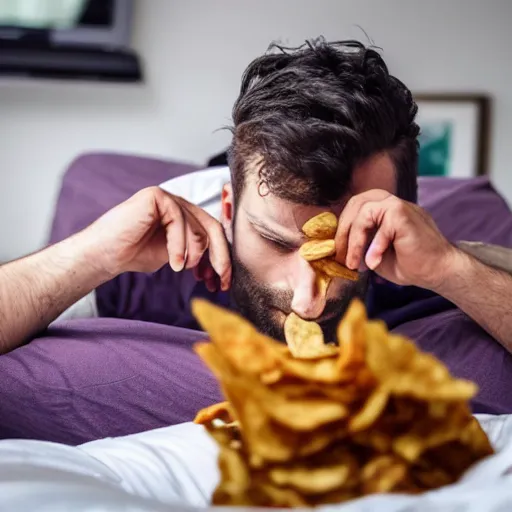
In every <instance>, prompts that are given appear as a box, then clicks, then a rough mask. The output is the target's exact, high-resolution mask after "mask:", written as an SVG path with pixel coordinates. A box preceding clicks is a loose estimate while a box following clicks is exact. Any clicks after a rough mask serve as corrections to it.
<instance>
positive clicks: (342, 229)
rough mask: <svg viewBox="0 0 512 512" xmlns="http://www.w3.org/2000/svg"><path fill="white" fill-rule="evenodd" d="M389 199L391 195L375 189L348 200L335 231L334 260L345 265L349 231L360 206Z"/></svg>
mask: <svg viewBox="0 0 512 512" xmlns="http://www.w3.org/2000/svg"><path fill="white" fill-rule="evenodd" d="M389 197H392V194H390V193H389V192H387V191H386V190H380V189H375V190H368V191H367V192H363V193H361V194H357V195H355V196H353V197H351V198H350V199H349V201H348V202H347V204H346V205H345V208H343V211H342V212H341V215H340V218H339V221H338V229H337V230H336V260H338V261H339V262H340V263H343V264H345V265H347V262H346V258H347V251H348V242H349V234H350V230H351V228H352V223H353V222H354V219H355V218H356V216H357V214H358V213H359V210H360V209H361V208H362V206H363V205H364V204H366V203H367V202H369V201H383V200H385V199H387V198H389Z"/></svg>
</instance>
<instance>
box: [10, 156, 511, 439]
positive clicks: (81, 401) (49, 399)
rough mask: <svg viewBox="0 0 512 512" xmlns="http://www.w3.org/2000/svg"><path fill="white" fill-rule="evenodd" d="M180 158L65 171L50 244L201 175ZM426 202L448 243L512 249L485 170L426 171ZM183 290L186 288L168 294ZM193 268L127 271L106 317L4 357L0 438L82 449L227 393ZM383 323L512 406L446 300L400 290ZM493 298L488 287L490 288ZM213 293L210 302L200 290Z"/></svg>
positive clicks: (475, 338) (482, 409) (472, 330)
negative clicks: (207, 356)
mask: <svg viewBox="0 0 512 512" xmlns="http://www.w3.org/2000/svg"><path fill="white" fill-rule="evenodd" d="M197 170H198V167H197V166H194V165H190V164H187V163H182V162H173V161H164V160H159V159H151V158H144V157H138V156H133V155H119V154H105V153H98V154H87V155H83V156H81V157H79V158H78V159H76V160H75V161H74V162H73V163H72V164H71V165H70V167H69V169H67V171H66V172H65V174H64V176H63V180H62V187H61V190H60V194H59V197H58V201H57V204H56V208H55V216H54V220H53V224H52V229H51V234H50V237H49V242H50V243H53V242H57V241H59V240H62V239H63V238H65V237H67V236H69V235H71V234H73V233H75V232H77V231H79V230H80V229H82V228H84V227H85V226H87V225H88V224H89V223H90V222H92V221H93V220H95V219H96V218H97V217H98V216H99V215H101V214H102V213H103V212H105V211H106V210H108V209H109V208H111V207H112V206H114V205H115V204H117V203H119V202H121V201H122V200H124V199H126V198H128V197H129V196H131V195H132V194H133V193H134V192H135V191H137V190H139V189H141V188H143V187H146V186H151V185H157V184H159V183H162V182H164V181H166V180H169V179H171V178H173V177H177V176H182V175H184V174H186V173H191V172H194V171H197ZM419 201H420V204H421V205H422V206H424V207H425V208H426V209H427V210H429V211H430V213H431V214H432V215H433V217H434V219H435V220H436V222H437V223H438V225H439V226H440V228H441V230H442V231H443V232H444V234H445V235H446V236H447V237H448V238H449V239H450V240H452V241H454V242H455V241H458V240H468V241H481V242H487V243H493V244H497V245H500V246H504V247H512V214H511V212H510V209H509V207H508V205H507V204H506V202H505V201H504V200H503V198H502V197H501V196H500V195H499V193H498V192H497V191H496V190H495V189H494V188H493V186H492V185H491V183H490V181H489V180H488V179H487V178H485V177H479V178H475V179H468V180H456V179H447V178H423V179H421V180H420V185H419ZM175 286H179V287H180V290H182V292H181V295H179V296H176V294H171V293H169V290H172V289H173V288H174V287H175ZM193 286H194V284H193V279H192V276H191V275H190V273H187V272H184V273H180V274H179V275H176V274H174V273H173V272H172V271H171V270H170V268H168V267H164V268H163V269H161V270H160V271H158V272H156V273H154V274H131V273H130V274H123V275H122V276H119V277H118V278H116V279H114V280H113V281H111V282H109V283H106V284H105V285H104V286H102V287H101V288H100V289H98V290H97V302H98V307H99V309H100V310H101V313H102V318H94V319H78V320H71V321H64V322H59V323H57V324H55V325H52V326H51V327H50V328H49V329H48V330H47V331H45V332H44V333H41V335H40V336H38V337H37V338H36V339H35V340H33V341H32V342H31V343H29V344H27V345H25V346H23V347H21V348H19V349H18V350H15V351H13V352H12V353H9V354H6V355H3V356H1V357H0V375H2V378H1V379H0V439H1V438H4V439H5V438H26V439H40V440H49V441H56V442H61V443H66V444H69V445H77V444H80V443H84V442H88V441H92V440H95V439H100V438H104V437H108V436H123V435H129V434H133V433H136V432H142V431H147V430H151V429H154V428H160V427H164V426H168V425H174V424H178V423H182V422H186V421H190V420H191V419H192V418H193V417H194V415H195V413H196V411H197V410H198V409H200V408H202V407H206V406H208V405H210V404H212V403H214V402H216V401H218V400H219V399H220V398H221V397H220V392H219V389H218V387H217V384H216V382H215V380H214V378H213V377H212V376H211V374H210V373H209V372H208V371H207V369H206V368H205V367H204V366H203V365H202V364H201V363H200V362H199V360H198V359H197V357H196V356H195V355H194V353H193V352H192V349H191V347H192V345H193V343H194V342H196V341H198V340H200V339H203V338H204V336H205V335H204V333H202V332H200V331H199V330H197V325H196V324H194V322H193V319H191V316H190V311H189V308H188V304H189V301H190V297H191V294H192V292H193ZM386 290H387V291H386V293H387V294H388V295H387V300H388V302H389V304H390V305H392V308H390V310H389V312H387V317H386V321H387V323H388V325H389V326H390V328H391V329H393V330H394V331H395V332H400V333H402V334H405V335H407V336H409V337H411V338H412V339H413V340H414V341H415V342H416V343H417V344H418V345H419V346H420V347H421V348H422V349H423V350H426V351H429V352H431V353H433V354H435V355H436V356H438V357H440V358H441V359H442V360H443V361H444V362H445V363H446V364H447V366H448V367H449V369H450V370H451V372H452V373H453V374H455V375H456V376H458V377H463V378H470V379H472V380H474V381H476V382H477V383H478V385H479V386H480V391H479V393H478V395H477V397H476V399H475V400H474V401H473V403H472V406H473V411H474V412H475V413H483V414H507V413H510V412H512V394H511V393H510V389H511V387H512V356H510V354H508V353H507V352H506V351H505V350H504V349H503V348H502V347H501V346H500V345H499V344H498V343H497V342H496V341H495V340H493V339H492V338H491V337H490V336H488V335H487V334H486V333H485V332H484V331H483V330H482V329H480V328H479V327H478V326H477V325H476V324H475V323H474V322H472V321H471V320H470V319H469V318H467V317H466V316H465V315H464V314H462V313H461V312H460V311H459V310H457V309H456V308H455V307H454V306H453V305H452V304H450V303H448V302H447V301H445V300H444V299H441V298H440V297H436V296H433V295H432V294H429V293H425V294H421V293H420V294H419V295H418V293H417V292H418V290H415V300H414V301H412V302H411V301H410V300H409V297H408V290H400V293H396V294H392V293H390V292H389V289H386ZM482 293H485V290H482ZM203 296H204V297H205V298H213V297H211V296H209V295H208V292H206V291H204V292H203Z"/></svg>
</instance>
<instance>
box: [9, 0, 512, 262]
mask: <svg viewBox="0 0 512 512" xmlns="http://www.w3.org/2000/svg"><path fill="white" fill-rule="evenodd" d="M136 17H137V20H136V27H135V32H134V45H135V46H136V48H137V49H138V50H139V51H140V53H141V55H142V56H143V58H144V59H145V62H146V68H147V82H146V83H145V84H144V85H142V86H105V85H99V84H69V83H66V84H59V83H47V84H40V83H26V84H22V83H19V82H11V81H2V82H0V112H1V115H0V218H1V219H2V222H0V240H2V242H1V245H0V260H2V259H6V258H13V257H17V256H19V255H21V254H24V253H26V252H28V251H31V250H34V249H37V248H38V247H40V246H41V244H43V243H44V240H45V238H46V236H47V231H48V227H49V223H50V219H51V215H52V212H53V204H54V201H55V197H56V194H57V191H58V186H59V179H60V176H61V174H62V172H63V170H64V168H65V166H66V165H67V164H68V163H69V162H70V161H71V159H73V158H74V157H75V156H76V155H77V154H79V153H81V152H84V151H88V150H98V149H109V150H120V151H130V152H136V153H144V154H151V155H161V156H167V157H176V158H182V159H187V160H192V161H196V162H202V161H204V160H205V159H207V158H208V156H209V155H211V154H212V153H214V152H215V151H217V150H220V149H221V148H223V146H224V145H225V144H226V143H227V141H228V140H229V135H228V133H227V132H218V131H216V130H217V129H218V128H219V127H221V126H223V125H226V124H229V116H230V110H231V105H232V102H233V100H234V98H235V96H236V94H237V92H238V86H239V80H240V75H241V73H242V71H243V69H244V67H245V66H246V65H247V64H248V62H249V60H250V59H252V58H253V57H255V56H257V55H259V54H261V53H262V52H263V51H264V50H265V49H266V47H267V46H268V44H269V42H270V41H271V40H274V39H280V40H281V41H283V42H284V43H288V44H291V45H292V44H299V43H301V42H302V41H303V40H304V39H305V38H308V37H314V36H316V35H319V34H323V35H325V36H326V37H327V38H328V39H340V38H347V37H356V38H365V36H364V34H363V32H362V30H361V29H360V28H358V27H357V25H359V26H361V27H363V28H364V30H365V31H366V32H367V33H368V34H369V36H370V37H371V38H372V40H373V41H374V43H375V44H376V45H378V46H380V47H382V48H383V49H384V56H385V58H386V59H387V61H388V63H389V66H390V68H391V70H392V72H393V73H394V74H396V75H397V76H399V77H400V78H401V79H402V80H403V81H404V82H405V83H406V84H407V85H408V86H409V87H411V89H413V90H415V91H429V92H432V91H442V92H447V91H470V92H488V93H490V94H492V95H493V96H494V97H495V112H494V114H495V117H494V123H493V127H492V128H493V142H492V148H491V149H492V160H491V172H492V177H493V179H494V181H495V183H496V184H497V186H498V187H499V188H500V190H501V191H502V192H503V193H504V194H505V195H506V197H507V198H508V199H509V200H511V201H512V173H510V172H509V162H511V161H512V144H509V142H508V137H509V133H511V131H512V88H510V82H511V81H512V61H511V59H510V57H509V55H508V50H509V48H511V47H512V35H511V34H512V32H511V31H510V29H509V22H510V19H512V2H511V1H510V0H487V1H486V2H484V1H482V0H450V1H449V2H447V1H442V0H430V1H425V0H386V1H381V0H317V1H315V2H313V1H311V0H258V1H248V0H245V1H240V0H216V1H215V2H212V1H211V0H187V1H184V0H149V1H148V0H143V1H141V0H139V1H138V4H137V13H136ZM141 172H143V170H141Z"/></svg>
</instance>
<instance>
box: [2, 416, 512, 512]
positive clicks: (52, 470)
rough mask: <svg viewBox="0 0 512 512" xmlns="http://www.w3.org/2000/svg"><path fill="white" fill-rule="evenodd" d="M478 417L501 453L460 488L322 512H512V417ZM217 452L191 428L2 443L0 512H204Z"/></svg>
mask: <svg viewBox="0 0 512 512" xmlns="http://www.w3.org/2000/svg"><path fill="white" fill-rule="evenodd" d="M477 419H478V420H479V421H480V423H481V425H482V427H483V428H484V430H485V431H486V432H487V434H488V435H489V438H490V440H491V442H492V444H493V446H494V447H495V448H496V450H498V451H499V453H498V454H497V455H494V456H493V457H490V458H488V459H486V460H484V461H482V462H481V463H479V464H478V465H476V466H475V467H474V468H472V469H471V470H470V471H468V472H467V474H466V475H465V476H464V477H463V478H462V480H461V481H460V482H459V483H457V484H456V485H452V486H447V487H444V488H442V489H439V490H437V491H432V492H429V493H425V494H423V495H420V496H404V495H376V496H370V497H367V498H364V499H361V500H355V501H353V502H349V503H347V504H344V505H331V506H328V507H323V509H324V510H332V511H336V512H367V511H371V510H378V511H379V512H391V511H393V512H406V511H407V512H419V511H426V510H428V511H434V510H435V511H440V512H445V511H446V512H448V511H450V512H452V511H454V510H457V512H485V511H489V512H498V510H499V511H505V510H512V473H511V474H508V475H505V473H506V471H507V470H508V469H510V468H512V415H503V416H489V415H477ZM217 453H218V451H217V447H216V445H215V444H214V442H213V441H212V440H211V438H210V437H209V435H208V434H207V433H206V431H205V430H204V429H203V428H202V427H200V426H198V425H195V424H192V423H184V424H182V425H176V426H173V427H167V428H163V429H158V430H152V431H149V432H143V433H140V434H135V435H131V436H126V437H120V438H109V439H103V440H100V441H94V442H91V443H88V444H85V445H82V446H79V447H70V446H64V445H58V444H54V443H48V442H42V441H23V440H9V441H0V511H2V512H3V511H6V512H7V511H9V512H11V511H16V512H24V511H27V512H28V511H33V510H48V511H50V510H51V511H52V512H64V511H66V512H67V511H70V510H72V511H73V512H81V511H95V512H100V511H110V512H117V511H119V512H120V511H128V510H129V511H144V512H146V511H153V512H159V511H162V512H163V511H169V510H173V511H180V510H183V512H185V510H187V511H189V512H190V511H193V510H197V511H200V510H205V508H204V507H207V504H208V502H209V500H210V496H211V493H212V491H213V489H214V488H215V486H216V485H217V482H218V478H219V474H218V470H217ZM189 507H190V508H189ZM209 510H212V511H213V510H214V509H213V508H211V509H209ZM230 511H231V512H237V511H240V512H241V511H242V509H237V508H231V509H230ZM245 511H246V512H247V509H245Z"/></svg>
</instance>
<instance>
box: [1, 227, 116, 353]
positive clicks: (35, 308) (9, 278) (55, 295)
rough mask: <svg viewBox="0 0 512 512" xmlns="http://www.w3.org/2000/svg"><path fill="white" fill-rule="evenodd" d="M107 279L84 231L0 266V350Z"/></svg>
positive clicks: (18, 341) (20, 340)
mask: <svg viewBox="0 0 512 512" xmlns="http://www.w3.org/2000/svg"><path fill="white" fill-rule="evenodd" d="M108 279H109V276H108V275H107V273H106V272H105V271H103V270H101V269H100V268H99V267H98V266H97V265H96V262H95V261H94V257H93V256H92V254H91V251H90V250H89V243H88V241H87V238H86V237H84V236H83V235H82V234H78V235H75V236H73V237H71V238H68V239H67V240H64V241H63V242H60V243H58V244H56V245H53V246H51V247H48V248H46V249H44V250H42V251H40V252H38V253H35V254H32V255H30V256H27V257H25V258H21V259H19V260H16V261H13V262H11V263H7V264H5V265H3V266H1V267H0V354H2V353H5V352H8V351H10V350H12V349H14V348H16V347H17V346H19V345H20V344H22V343H23V342H24V341H25V340H26V339H28V338H29V337H30V336H33V335H34V334H36V333H37V332H39V331H41V330H42V329H44V328H46V327H47V326H48V324H50V323H51V322H52V321H53V320H54V319H55V318H57V316H59V315H60V314H61V313H62V312H63V311H64V310H65V309H67V308H68V307H69V306H71V305H72V304H74V303H75V302H76V301H77V300H79V299H81V298H82V297H84V296H85V295H87V294H88V293H89V292H90V291H92V290H93V289H94V288H96V287H97V286H99V285H100V284H102V283H103V282H105V281H107V280H108Z"/></svg>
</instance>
